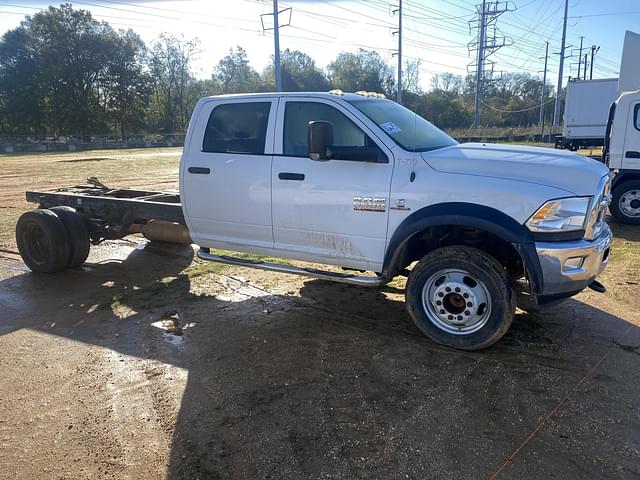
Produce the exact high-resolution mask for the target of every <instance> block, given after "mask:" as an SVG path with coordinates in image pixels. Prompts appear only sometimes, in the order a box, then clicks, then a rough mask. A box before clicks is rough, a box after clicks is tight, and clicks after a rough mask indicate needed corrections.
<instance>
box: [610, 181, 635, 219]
mask: <svg viewBox="0 0 640 480" xmlns="http://www.w3.org/2000/svg"><path fill="white" fill-rule="evenodd" d="M609 209H610V210H611V214H612V215H613V216H614V217H616V219H617V220H618V221H620V222H622V223H631V224H634V225H638V224H640V180H630V181H628V182H624V183H621V184H620V185H616V187H615V188H614V189H613V196H612V198H611V206H610V207H609Z"/></svg>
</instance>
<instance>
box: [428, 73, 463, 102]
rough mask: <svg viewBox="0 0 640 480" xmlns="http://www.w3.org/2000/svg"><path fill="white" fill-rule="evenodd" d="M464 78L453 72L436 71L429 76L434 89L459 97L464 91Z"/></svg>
mask: <svg viewBox="0 0 640 480" xmlns="http://www.w3.org/2000/svg"><path fill="white" fill-rule="evenodd" d="M464 86H465V84H464V79H463V78H462V76H460V75H454V74H453V73H448V72H446V73H437V74H435V75H434V76H433V77H431V87H432V88H433V89H434V90H441V91H443V92H445V93H447V94H448V95H450V96H451V97H459V96H460V95H462V93H463V91H464Z"/></svg>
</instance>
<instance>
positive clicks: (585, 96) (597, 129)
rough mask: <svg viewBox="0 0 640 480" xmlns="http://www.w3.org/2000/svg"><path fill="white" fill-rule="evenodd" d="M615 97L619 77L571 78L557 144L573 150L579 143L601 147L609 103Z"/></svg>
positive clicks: (581, 145)
mask: <svg viewBox="0 0 640 480" xmlns="http://www.w3.org/2000/svg"><path fill="white" fill-rule="evenodd" d="M616 98H618V79H617V78H605V79H599V80H579V79H572V80H570V81H569V83H568V84H567V97H566V101H565V105H564V122H563V127H562V136H561V137H557V138H556V147H557V148H567V149H569V150H572V151H575V150H577V149H578V148H581V147H601V146H603V145H604V135H605V132H606V129H607V113H608V112H609V107H610V106H611V104H612V103H613V102H615V100H616Z"/></svg>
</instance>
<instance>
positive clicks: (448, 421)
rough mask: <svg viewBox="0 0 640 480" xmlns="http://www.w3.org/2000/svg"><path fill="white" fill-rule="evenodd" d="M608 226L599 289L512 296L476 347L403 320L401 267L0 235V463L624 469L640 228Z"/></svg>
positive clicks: (506, 475)
mask: <svg viewBox="0 0 640 480" xmlns="http://www.w3.org/2000/svg"><path fill="white" fill-rule="evenodd" d="M0 161H4V159H0ZM171 161H172V162H175V161H176V160H175V159H174V160H171ZM97 163H98V164H100V163H102V162H97ZM80 164H82V163H80ZM38 168H40V167H38ZM150 168H151V169H152V168H159V167H157V166H156V165H153V166H151V167H150ZM169 168H174V167H173V166H170V167H169ZM167 171H168V170H167V169H166V168H165V169H164V170H161V169H159V170H158V172H159V173H158V176H157V178H158V179H160V181H162V177H161V175H163V174H165V173H166V172H167ZM161 172H165V173H161ZM82 174H84V172H82ZM166 174H167V175H168V176H167V180H170V176H171V173H166ZM21 175H22V174H21ZM19 181H20V182H22V183H23V184H24V183H29V182H28V179H27V178H26V177H24V176H21V177H20V180H19ZM62 183H63V184H64V182H62ZM67 183H74V182H67ZM17 188H23V187H17V186H16V189H17ZM0 194H5V191H4V189H3V190H0ZM5 198H6V197H3V202H4V201H5ZM2 205H3V206H4V203H3V204H2ZM2 221H3V222H5V221H8V220H7V219H6V218H3V220H2ZM11 227H12V226H11ZM613 227H614V231H615V234H616V243H615V245H614V250H613V254H612V257H611V264H610V266H609V269H608V270H607V272H606V273H605V275H604V276H603V282H604V283H605V284H606V285H607V286H608V287H609V291H608V292H607V293H606V294H604V295H602V294H596V293H594V292H591V291H585V292H583V293H582V294H580V295H578V296H577V297H575V298H574V299H571V300H568V301H567V302H566V303H564V304H562V305H560V306H557V307H554V308H552V309H549V310H546V311H543V312H539V313H525V312H518V315H517V316H516V319H515V322H514V324H513V327H512V328H511V330H510V331H509V332H508V333H507V335H506V336H505V337H504V339H503V340H501V341H500V342H499V343H498V344H496V345H495V346H494V347H492V348H490V349H488V350H486V351H483V352H477V353H466V352H460V351H456V350H451V349H447V348H442V347H439V346H437V345H435V344H433V343H432V342H431V341H429V340H428V339H426V338H424V337H423V336H421V335H420V333H419V332H418V331H417V329H416V328H415V327H414V326H413V325H412V323H411V321H410V320H409V317H408V315H407V314H406V311H405V308H404V302H403V297H404V294H403V291H402V288H401V287H402V284H401V282H396V283H394V284H392V285H391V286H390V287H387V288H385V289H383V290H375V289H374V290H371V289H367V288H363V287H350V286H345V285H340V284H332V283H328V282H323V281H318V280H310V279H303V278H299V277H295V276H287V275H283V274H273V273H267V272H260V271H255V270H247V269H242V268H232V267H224V266H220V265H215V264H204V263H202V262H200V261H198V260H194V259H193V251H192V250H191V249H190V248H186V247H185V248H176V247H169V246H157V245H153V244H146V243H145V242H144V241H142V240H140V239H136V238H133V239H131V240H123V241H118V242H108V243H105V244H102V245H100V246H99V247H96V248H93V249H92V253H91V256H90V258H89V261H88V263H87V264H86V265H85V266H84V267H82V268H81V269H74V270H67V271H65V272H63V273H61V274H56V275H37V274H32V273H30V272H28V270H27V269H26V267H25V266H24V265H23V264H22V262H21V261H20V259H19V257H18V256H17V255H15V254H13V253H11V252H12V250H13V248H14V247H12V244H11V240H10V239H9V240H7V241H6V243H5V248H4V250H3V251H2V252H0V351H1V352H2V355H1V356H0V410H1V411H2V412H3V414H2V415H0V478H1V479H5V478H6V479H74V480H75V479H145V480H146V479H170V480H177V479H180V480H182V479H253V478H264V479H267V478H270V479H353V478H366V479H385V480H386V479H456V480H457V479H479V478H483V479H492V480H493V479H498V478H500V479H540V478H550V479H551V478H558V479H563V480H564V479H583V478H589V479H637V478H640V400H639V398H640V311H638V307H637V298H638V296H639V295H640V286H639V284H640V272H639V270H640V269H638V259H639V258H640V229H638V228H634V227H625V226H620V225H615V224H614V225H613ZM7 238H8V237H7Z"/></svg>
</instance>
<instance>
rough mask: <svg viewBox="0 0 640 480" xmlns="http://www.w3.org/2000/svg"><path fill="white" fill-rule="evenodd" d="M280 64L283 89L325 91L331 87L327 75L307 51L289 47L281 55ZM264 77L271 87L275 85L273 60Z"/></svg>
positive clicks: (290, 90) (287, 90) (289, 90)
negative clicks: (303, 51)
mask: <svg viewBox="0 0 640 480" xmlns="http://www.w3.org/2000/svg"><path fill="white" fill-rule="evenodd" d="M272 59H273V57H272ZM280 65H281V69H282V89H283V90H284V91H285V92H325V91H327V90H329V88H330V86H329V80H328V79H327V76H326V75H325V74H324V72H323V71H322V70H320V69H319V68H318V67H317V66H316V62H315V61H314V60H313V59H312V58H311V57H310V56H309V55H307V54H306V53H302V52H300V51H298V50H289V49H288V48H287V49H286V50H285V51H284V52H282V54H281V55H280ZM262 78H263V79H264V83H265V84H266V85H269V87H270V88H271V89H273V88H274V87H275V75H274V66H273V61H272V63H271V65H269V66H268V67H267V68H266V69H265V71H264V73H263V75H262Z"/></svg>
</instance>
